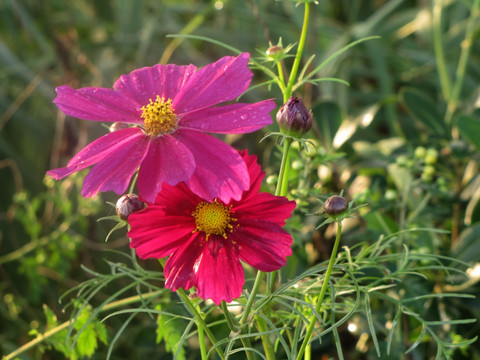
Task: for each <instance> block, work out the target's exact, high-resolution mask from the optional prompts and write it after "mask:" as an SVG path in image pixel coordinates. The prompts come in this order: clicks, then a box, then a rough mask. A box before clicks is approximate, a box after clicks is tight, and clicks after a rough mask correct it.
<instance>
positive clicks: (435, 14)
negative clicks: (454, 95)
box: [432, 1, 451, 101]
mask: <svg viewBox="0 0 480 360" xmlns="http://www.w3.org/2000/svg"><path fill="white" fill-rule="evenodd" d="M442 6H443V5H442V4H441V2H440V1H434V2H433V9H432V25H433V46H434V51H435V59H436V61H437V71H438V76H439V78H440V85H441V88H442V94H443V97H444V99H445V101H448V99H449V98H450V92H451V84H450V78H449V76H448V71H447V65H446V63H445V52H444V51H443V42H442V39H443V36H442V24H441V19H442Z"/></svg>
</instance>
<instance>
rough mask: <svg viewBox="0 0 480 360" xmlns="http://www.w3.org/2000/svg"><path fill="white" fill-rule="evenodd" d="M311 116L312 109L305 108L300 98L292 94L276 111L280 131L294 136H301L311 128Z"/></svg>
mask: <svg viewBox="0 0 480 360" xmlns="http://www.w3.org/2000/svg"><path fill="white" fill-rule="evenodd" d="M312 118H313V114H312V110H307V108H306V107H305V105H304V104H303V101H302V99H300V98H297V97H293V96H291V97H290V99H288V100H287V102H286V103H285V104H284V105H283V106H282V107H281V108H280V110H278V112H277V123H278V127H279V128H280V131H281V132H283V133H284V134H287V135H292V136H295V137H301V136H302V135H303V134H305V133H306V132H307V131H308V130H310V129H311V127H312Z"/></svg>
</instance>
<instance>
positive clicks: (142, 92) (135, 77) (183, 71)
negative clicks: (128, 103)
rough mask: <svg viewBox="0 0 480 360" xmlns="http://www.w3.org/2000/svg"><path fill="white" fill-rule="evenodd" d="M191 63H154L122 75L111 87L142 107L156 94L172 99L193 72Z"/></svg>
mask: <svg viewBox="0 0 480 360" xmlns="http://www.w3.org/2000/svg"><path fill="white" fill-rule="evenodd" d="M196 69H197V68H196V67H195V66H193V65H189V66H178V65H155V66H151V67H144V68H141V69H138V70H134V71H132V72H131V73H130V74H128V75H122V76H120V78H119V79H118V80H117V81H116V82H115V84H114V85H113V88H114V89H115V90H117V91H118V92H119V93H120V94H123V95H124V96H125V97H128V98H131V99H133V100H134V101H135V102H136V103H137V106H139V107H142V106H144V105H146V104H148V103H149V100H150V99H152V100H153V101H155V99H156V97H157V95H158V96H160V97H163V98H165V99H172V100H173V99H174V98H175V96H177V94H178V92H179V91H180V89H181V88H182V87H183V86H184V85H185V83H186V81H187V80H188V79H189V78H190V77H191V76H192V75H193V74H194V73H195V70H196Z"/></svg>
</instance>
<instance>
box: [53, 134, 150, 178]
mask: <svg viewBox="0 0 480 360" xmlns="http://www.w3.org/2000/svg"><path fill="white" fill-rule="evenodd" d="M138 136H144V135H143V132H142V130H140V129H139V128H128V129H123V130H118V131H114V132H111V133H108V134H106V135H104V136H102V137H100V138H98V139H97V140H95V141H93V142H91V143H90V144H88V145H87V146H85V147H84V148H83V149H82V150H80V152H78V153H77V154H76V155H75V156H74V157H73V158H72V159H71V160H70V161H69V162H68V164H67V166H66V167H63V168H59V169H54V170H49V171H47V175H50V176H52V177H53V178H54V179H55V180H60V179H63V178H64V177H66V176H68V175H70V174H73V173H74V172H77V171H80V170H82V169H85V168H87V167H89V166H91V165H94V164H96V163H97V162H99V161H101V160H103V159H104V158H105V157H106V156H108V155H109V154H111V153H114V152H116V151H118V149H120V148H121V147H122V146H123V145H124V143H126V142H130V141H132V139H133V138H136V137H138Z"/></svg>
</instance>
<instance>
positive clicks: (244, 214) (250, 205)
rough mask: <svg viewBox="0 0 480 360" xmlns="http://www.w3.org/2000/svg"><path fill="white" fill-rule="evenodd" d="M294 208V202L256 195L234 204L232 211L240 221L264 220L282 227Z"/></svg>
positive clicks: (265, 195)
mask: <svg viewBox="0 0 480 360" xmlns="http://www.w3.org/2000/svg"><path fill="white" fill-rule="evenodd" d="M295 206H296V203H295V201H290V200H288V199H287V198H286V197H283V196H275V195H272V194H270V193H257V194H256V195H255V196H251V197H250V198H249V199H248V201H245V200H244V199H242V201H241V202H240V203H238V204H235V206H234V207H233V208H232V210H233V211H235V212H236V213H238V214H239V217H240V218H241V219H244V218H245V219H247V218H249V219H264V220H268V221H272V222H275V223H277V224H279V225H282V226H283V225H285V220H286V219H288V218H289V217H290V215H291V214H292V211H293V209H295Z"/></svg>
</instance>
